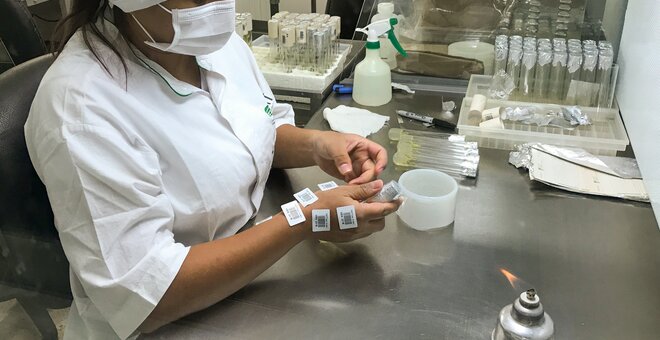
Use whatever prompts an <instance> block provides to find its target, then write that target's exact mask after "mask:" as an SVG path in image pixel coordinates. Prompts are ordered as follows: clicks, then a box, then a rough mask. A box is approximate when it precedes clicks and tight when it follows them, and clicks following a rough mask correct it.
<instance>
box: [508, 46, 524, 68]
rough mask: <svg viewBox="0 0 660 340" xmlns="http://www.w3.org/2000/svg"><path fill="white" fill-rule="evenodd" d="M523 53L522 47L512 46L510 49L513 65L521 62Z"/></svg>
mask: <svg viewBox="0 0 660 340" xmlns="http://www.w3.org/2000/svg"><path fill="white" fill-rule="evenodd" d="M522 53H523V50H522V48H519V47H518V46H511V48H510V49H509V63H510V64H513V65H518V64H520V61H521V60H522Z"/></svg>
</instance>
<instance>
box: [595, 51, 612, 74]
mask: <svg viewBox="0 0 660 340" xmlns="http://www.w3.org/2000/svg"><path fill="white" fill-rule="evenodd" d="M612 63H613V56H612V51H611V50H607V49H605V50H601V51H600V54H599V58H598V69H599V70H609V69H611V68H612Z"/></svg>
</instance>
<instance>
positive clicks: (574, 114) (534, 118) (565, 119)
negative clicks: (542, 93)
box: [500, 106, 591, 130]
mask: <svg viewBox="0 0 660 340" xmlns="http://www.w3.org/2000/svg"><path fill="white" fill-rule="evenodd" d="M500 119H502V120H503V121H512V122H519V123H522V124H527V125H538V126H553V127H558V128H562V129H567V130H572V129H574V128H575V126H579V125H591V121H590V120H589V117H588V116H587V115H586V114H585V113H583V112H582V110H581V109H580V108H579V107H577V106H569V107H561V108H560V110H547V109H541V108H539V107H536V106H513V107H512V106H509V107H505V108H503V109H502V112H501V114H500Z"/></svg>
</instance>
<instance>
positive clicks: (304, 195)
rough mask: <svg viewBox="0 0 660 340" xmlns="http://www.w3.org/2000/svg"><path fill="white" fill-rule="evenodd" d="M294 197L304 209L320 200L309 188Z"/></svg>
mask: <svg viewBox="0 0 660 340" xmlns="http://www.w3.org/2000/svg"><path fill="white" fill-rule="evenodd" d="M293 197H295V198H296V200H298V202H300V204H302V206H303V207H306V206H308V205H310V204H312V203H314V202H316V201H318V200H319V198H318V197H316V195H314V193H313V192H312V191H311V190H309V188H305V190H303V191H301V192H299V193H297V194H294V195H293Z"/></svg>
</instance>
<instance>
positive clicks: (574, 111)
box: [561, 106, 591, 126]
mask: <svg viewBox="0 0 660 340" xmlns="http://www.w3.org/2000/svg"><path fill="white" fill-rule="evenodd" d="M561 112H562V115H563V116H564V119H566V121H568V122H569V123H570V124H571V125H573V126H575V125H591V120H590V119H589V117H588V116H587V114H586V113H583V112H582V109H580V107H578V106H563V107H562V108H561Z"/></svg>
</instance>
